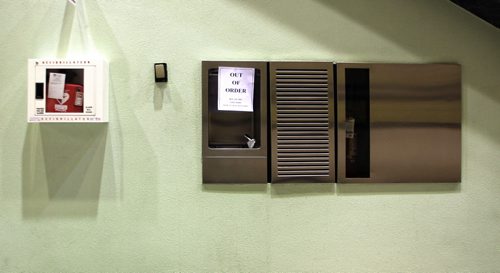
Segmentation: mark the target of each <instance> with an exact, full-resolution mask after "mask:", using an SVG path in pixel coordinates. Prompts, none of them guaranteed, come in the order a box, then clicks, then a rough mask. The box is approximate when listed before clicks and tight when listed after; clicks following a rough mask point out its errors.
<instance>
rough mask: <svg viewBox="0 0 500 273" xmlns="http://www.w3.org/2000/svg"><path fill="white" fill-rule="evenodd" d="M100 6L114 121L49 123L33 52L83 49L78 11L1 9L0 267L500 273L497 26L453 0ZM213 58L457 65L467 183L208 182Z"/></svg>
mask: <svg viewBox="0 0 500 273" xmlns="http://www.w3.org/2000/svg"><path fill="white" fill-rule="evenodd" d="M85 4H86V5H85V6H86V10H87V15H88V20H89V24H90V31H91V34H92V37H93V39H94V42H95V46H96V48H97V49H98V50H99V52H100V53H101V54H102V55H103V56H105V57H106V58H107V59H108V60H109V61H110V71H111V76H110V89H111V95H110V122H109V125H71V124H55V125H54V124H53V125H51V124H44V125H41V126H39V125H28V124H27V123H26V121H25V120H26V114H25V112H26V89H27V88H26V79H27V75H26V66H27V65H26V63H27V59H28V58H33V57H51V56H64V55H65V54H71V53H78V52H80V51H82V46H81V44H82V42H81V35H80V34H81V33H80V31H79V28H78V22H77V20H76V19H77V17H76V14H75V12H74V11H73V8H72V6H69V5H68V4H66V1H64V0H59V1H53V0H29V1H7V0H1V1H0V25H1V26H2V27H1V29H0V56H1V58H0V59H1V64H0V83H1V85H0V137H1V140H2V143H1V145H0V272H500V178H499V177H500V167H499V166H500V165H499V163H498V162H499V161H500V125H499V122H498V117H499V116H500V105H499V104H500V75H499V71H500V30H499V29H495V28H494V27H493V26H491V25H488V24H487V23H484V22H483V21H481V20H480V19H478V18H476V17H474V16H472V15H470V14H469V13H467V12H465V11H463V10H461V9H459V8H458V7H456V6H455V5H453V4H452V3H451V2H450V1H446V0H421V1H416V0H414V1H411V0H400V1H396V0H379V1H372V0H356V1H353V0H341V1H337V0H310V1H299V0H287V1H285V0H276V1H270V0H256V1H236V0H218V1H215V0H213V1H208V0H206V1H202V0H189V1H186V0H182V1H181V0H163V1H154V0H144V1H133V0H124V1H105V0H99V1H97V0H87V1H86V2H85ZM201 60H338V61H354V62H356V61H378V62H458V63H460V64H462V69H463V131H462V135H463V141H462V144H463V161H462V162H463V169H462V177H463V180H462V183H461V184H431V185H426V184H408V185H391V184H378V185H330V184H320V185H294V184H290V185H272V186H245V185H243V186H224V185H221V186H216V185H215V186H214V185H212V186H207V187H204V186H202V184H201V83H200V77H201ZM162 61H166V62H168V64H169V76H170V81H169V83H168V85H167V87H166V88H162V87H156V86H155V84H154V79H153V74H152V68H153V67H152V64H153V63H154V62H162Z"/></svg>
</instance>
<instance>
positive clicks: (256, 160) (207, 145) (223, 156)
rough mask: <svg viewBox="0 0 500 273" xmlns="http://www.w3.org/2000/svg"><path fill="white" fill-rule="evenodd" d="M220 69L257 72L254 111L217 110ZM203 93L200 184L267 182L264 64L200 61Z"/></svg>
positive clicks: (265, 82)
mask: <svg viewBox="0 0 500 273" xmlns="http://www.w3.org/2000/svg"><path fill="white" fill-rule="evenodd" d="M219 66H228V67H252V68H255V69H256V78H255V79H256V80H255V90H254V91H255V94H254V112H233V111H232V112H227V111H218V110H217V81H216V79H217V76H218V75H217V73H218V72H217V71H218V67H219ZM202 93H203V95H202V112H203V120H202V122H203V124H202V131H203V133H202V157H203V183H267V181H268V163H267V153H268V144H267V142H268V136H267V135H268V134H267V100H268V98H267V63H266V62H231V61H226V62H224V61H222V62H219V61H203V62H202ZM245 134H248V135H250V137H251V138H254V139H255V140H256V144H255V146H254V148H248V146H247V145H246V142H247V139H246V138H245Z"/></svg>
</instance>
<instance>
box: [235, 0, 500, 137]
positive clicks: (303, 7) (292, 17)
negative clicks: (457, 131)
mask: <svg viewBox="0 0 500 273" xmlns="http://www.w3.org/2000/svg"><path fill="white" fill-rule="evenodd" d="M316 3H317V4H319V5H321V6H324V7H325V8H326V10H331V11H334V13H326V12H320V13H318V12H317V11H316V10H311V9H309V8H308V7H309V6H310V4H311V3H310V2H304V1H286V3H285V1H271V2H270V1H249V2H245V8H247V7H250V8H253V9H255V10H257V11H259V12H260V13H262V14H264V15H266V16H268V17H269V18H271V19H274V20H276V21H278V22H279V23H280V24H285V25H287V26H290V28H291V29H293V30H294V31H298V32H300V33H301V34H303V35H304V36H305V37H307V38H309V39H310V40H313V41H315V42H317V43H318V44H320V45H321V46H324V47H325V48H331V49H332V51H334V52H343V55H346V54H347V55H349V56H362V57H358V58H363V59H357V60H355V59H352V57H351V59H350V60H348V61H374V62H404V59H403V60H402V59H401V58H400V57H397V58H396V59H380V56H379V55H377V54H376V53H366V52H365V51H364V50H363V49H365V48H373V47H374V46H376V44H370V45H367V40H366V37H363V36H360V35H359V34H357V33H353V31H355V30H356V28H355V27H354V28H353V26H356V25H359V26H362V27H363V28H366V29H368V30H370V31H371V32H372V33H374V34H377V35H378V36H380V37H381V38H383V39H386V40H389V41H391V42H393V43H394V44H395V45H396V46H398V47H400V48H402V49H404V50H406V51H407V52H409V53H410V54H412V55H414V56H416V57H417V58H418V61H419V62H457V63H460V64H461V65H462V71H463V81H464V84H465V86H464V87H466V88H467V87H472V88H473V89H475V90H477V91H478V92H480V93H482V94H483V95H485V96H487V97H488V98H489V99H491V100H493V101H495V102H497V103H500V92H498V90H497V89H498V71H500V62H499V61H498V60H499V59H500V50H498V45H499V43H500V31H499V30H498V29H496V28H495V27H493V26H491V25H489V24H488V23H486V22H484V21H482V20H481V19H479V18H477V17H474V16H473V15H471V14H468V13H467V12H466V11H464V10H462V9H461V8H460V7H458V6H456V5H454V4H453V3H452V2H450V1H434V0H422V1H394V0H379V1H372V0H358V1H351V0H335V1H333V0H316ZM335 14H339V15H341V16H335ZM339 17H343V18H347V20H346V19H342V18H339ZM346 33H347V34H346ZM389 50H391V48H387V49H384V48H377V49H376V50H375V51H374V49H372V50H370V51H369V52H378V51H386V54H385V55H389V56H390V53H387V51H389ZM367 54H371V55H370V56H367ZM410 56H411V55H410ZM297 57H299V58H300V56H297ZM367 58H370V59H367ZM336 61H346V60H342V59H338V60H336ZM410 61H412V62H414V61H415V60H414V59H412V60H410ZM464 90H465V89H464ZM465 95H466V93H465V92H464V96H465ZM464 99H466V98H464ZM463 105H464V116H466V115H468V109H467V107H466V106H467V101H464V103H463ZM474 115H475V114H474ZM472 119H474V121H476V120H477V121H478V122H471V123H470V124H468V126H471V127H474V128H478V129H480V130H481V132H483V133H484V134H486V135H488V136H489V137H491V138H493V139H495V138H496V139H498V138H497V137H498V136H500V127H498V126H490V125H489V124H487V122H481V120H483V119H481V118H478V117H475V116H473V117H472ZM484 120H487V119H484Z"/></svg>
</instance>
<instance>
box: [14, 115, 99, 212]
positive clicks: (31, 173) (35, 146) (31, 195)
mask: <svg viewBox="0 0 500 273" xmlns="http://www.w3.org/2000/svg"><path fill="white" fill-rule="evenodd" d="M107 132H108V125H107V124H48V123H47V124H29V126H28V127H27V132H26V139H25V142H24V151H23V169H22V181H23V187H22V195H23V217H25V218H39V217H96V215H97V208H98V204H99V196H100V189H101V180H102V171H103V162H104V152H105V147H106V137H107Z"/></svg>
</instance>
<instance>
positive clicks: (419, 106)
mask: <svg viewBox="0 0 500 273" xmlns="http://www.w3.org/2000/svg"><path fill="white" fill-rule="evenodd" d="M364 72H368V73H364ZM366 81H368V85H366V86H365V85H364V84H363V82H366ZM366 87H367V88H368V90H365V89H366ZM349 92H352V93H354V94H350V95H349ZM364 94H368V100H367V102H368V103H367V104H366V103H363V100H364V97H365V95H364ZM337 96H338V97H337V101H338V108H337V115H338V123H337V130H338V153H337V156H338V168H337V171H338V182H459V181H460V179H461V69H460V66H459V65H456V64H353V63H340V64H337ZM349 100H351V102H349ZM360 101H361V102H360ZM366 115H368V116H366ZM358 121H359V122H358ZM366 129H368V130H366ZM367 164H368V165H367ZM366 166H368V169H366ZM366 170H367V171H366Z"/></svg>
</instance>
